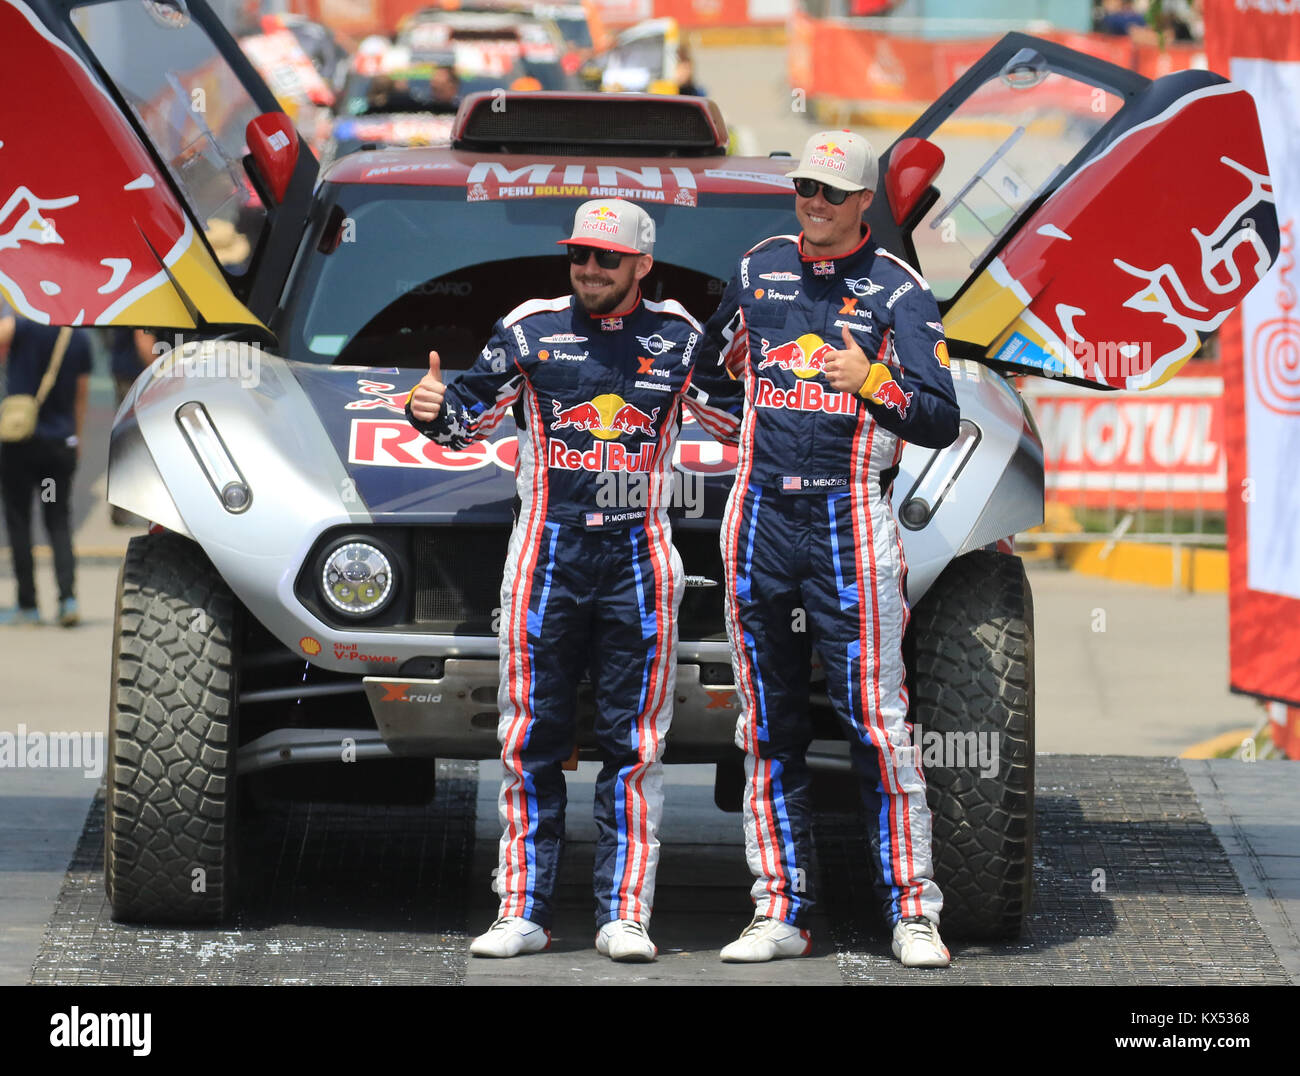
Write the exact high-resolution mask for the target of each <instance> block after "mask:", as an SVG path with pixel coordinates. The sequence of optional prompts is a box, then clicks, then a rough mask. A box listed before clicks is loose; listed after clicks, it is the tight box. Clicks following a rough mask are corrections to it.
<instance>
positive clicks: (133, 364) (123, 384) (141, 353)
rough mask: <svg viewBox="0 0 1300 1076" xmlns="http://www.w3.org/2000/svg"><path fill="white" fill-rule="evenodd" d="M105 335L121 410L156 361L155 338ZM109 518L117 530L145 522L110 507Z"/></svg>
mask: <svg viewBox="0 0 1300 1076" xmlns="http://www.w3.org/2000/svg"><path fill="white" fill-rule="evenodd" d="M105 335H106V337H107V339H106V341H105V342H106V343H107V345H108V357H109V365H110V366H111V367H112V370H113V389H114V393H115V395H116V406H117V407H121V406H122V401H123V400H124V399H126V394H127V393H128V392H129V391H130V389H131V386H132V385H133V384H135V379H136V378H137V377H139V376H140V371H141V370H143V369H145V367H147V366H148V365H149V364H150V363H151V362H153V360H154V359H155V358H157V356H156V355H155V354H154V352H153V345H154V337H153V336H152V335H151V334H149V333H147V332H145V331H144V330H143V329H109V330H107V332H106V334H105ZM110 514H111V515H112V518H113V525H114V526H115V527H130V526H134V525H138V524H140V523H142V522H144V521H143V520H141V519H140V517H139V516H137V515H135V514H134V513H132V512H128V511H127V510H126V509H125V508H119V507H118V506H117V505H115V504H114V505H111V506H110Z"/></svg>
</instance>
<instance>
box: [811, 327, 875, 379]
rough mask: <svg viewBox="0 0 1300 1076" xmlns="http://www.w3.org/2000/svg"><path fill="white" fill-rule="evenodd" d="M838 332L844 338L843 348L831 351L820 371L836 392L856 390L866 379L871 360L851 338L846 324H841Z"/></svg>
mask: <svg viewBox="0 0 1300 1076" xmlns="http://www.w3.org/2000/svg"><path fill="white" fill-rule="evenodd" d="M840 332H841V334H842V336H843V338H844V350H843V351H832V352H831V353H830V355H828V356H827V357H826V364H825V365H824V366H823V367H822V372H823V373H824V374H825V375H826V380H827V381H829V382H830V383H831V387H832V388H834V389H835V390H836V391H837V392H857V391H858V389H859V388H860V387H861V386H862V383H863V382H864V381H865V380H866V379H867V372H868V371H869V370H870V368H871V360H870V359H868V358H867V356H866V353H865V352H863V350H862V348H861V347H859V346H858V342H857V341H856V340H854V339H853V336H852V335H851V334H850V332H849V327H848V326H847V325H843V326H841V327H840Z"/></svg>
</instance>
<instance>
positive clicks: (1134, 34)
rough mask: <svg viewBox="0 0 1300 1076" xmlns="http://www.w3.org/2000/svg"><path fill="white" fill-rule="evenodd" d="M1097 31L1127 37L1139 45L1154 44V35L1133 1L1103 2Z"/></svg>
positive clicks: (1114, 0)
mask: <svg viewBox="0 0 1300 1076" xmlns="http://www.w3.org/2000/svg"><path fill="white" fill-rule="evenodd" d="M1097 29H1098V31H1099V32H1101V33H1103V34H1111V35H1112V36H1114V37H1129V38H1132V39H1133V40H1135V41H1137V42H1139V43H1141V44H1148V43H1149V44H1155V40H1156V38H1155V33H1154V31H1152V29H1151V28H1150V27H1149V26H1148V25H1147V18H1146V16H1145V15H1143V14H1141V13H1140V12H1139V11H1138V10H1137V7H1136V4H1135V3H1134V0H1104V2H1103V3H1102V5H1101V15H1100V17H1099V18H1098V19H1097Z"/></svg>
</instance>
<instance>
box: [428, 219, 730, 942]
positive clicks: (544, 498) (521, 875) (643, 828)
mask: <svg viewBox="0 0 1300 1076" xmlns="http://www.w3.org/2000/svg"><path fill="white" fill-rule="evenodd" d="M560 242H562V243H566V244H569V257H570V263H571V264H570V280H571V283H572V284H573V289H574V295H573V296H564V297H562V298H558V299H534V300H532V301H531V302H527V303H524V304H523V305H522V306H520V307H518V308H516V309H515V310H513V311H511V312H510V313H509V314H507V315H506V316H505V317H504V318H502V319H501V320H500V321H498V322H497V323H496V326H495V327H494V329H493V332H492V338H491V339H490V340H489V341H488V344H487V346H486V347H485V348H484V349H483V353H482V355H481V356H480V357H479V358H478V360H477V361H476V362H475V364H474V366H473V368H472V369H470V370H469V371H468V372H467V373H466V374H465V375H464V376H463V377H461V378H460V379H459V380H458V381H456V382H454V383H453V384H450V385H444V384H443V382H442V380H441V372H440V365H439V358H438V354H437V352H431V353H430V356H429V373H428V374H427V375H426V376H425V377H424V378H423V379H422V380H421V382H420V384H419V385H417V386H416V388H415V389H413V390H412V393H411V396H410V398H409V401H408V404H407V416H408V418H409V419H410V421H411V422H412V424H413V425H414V426H415V427H416V428H417V429H418V430H419V431H420V432H421V433H423V434H425V435H426V436H427V437H430V438H431V439H433V440H434V441H436V442H438V443H440V444H444V445H449V446H451V447H453V448H462V447H464V446H465V445H467V444H469V443H470V442H471V441H473V440H476V439H478V438H482V437H486V436H487V435H488V434H489V433H490V432H491V431H492V429H493V428H494V427H495V426H496V425H497V423H498V422H499V421H500V420H501V418H502V417H503V416H505V415H506V414H508V413H509V412H510V410H511V408H512V407H514V406H515V404H516V401H519V403H520V405H521V407H522V414H523V416H524V421H523V423H522V426H523V429H522V430H521V431H520V438H519V456H518V463H517V465H516V472H517V487H518V491H519V497H520V501H521V508H520V511H519V515H518V518H517V519H516V522H515V527H514V531H513V533H512V534H511V539H510V549H509V554H508V556H507V560H506V566H505V576H504V579H503V581H502V584H501V605H502V609H503V617H502V624H501V631H500V655H501V686H500V693H499V699H498V701H499V705H500V710H501V718H500V723H499V726H498V739H499V740H500V742H501V761H502V764H503V765H504V767H505V771H506V772H505V777H504V780H503V781H502V785H501V793H500V798H499V801H498V806H499V813H500V819H501V825H502V827H503V836H502V838H501V844H500V862H499V869H498V872H497V880H496V884H495V886H494V888H495V891H496V892H497V893H498V894H499V895H500V897H501V904H500V914H499V918H498V919H497V921H496V922H495V923H494V924H493V925H492V927H491V928H490V929H489V930H488V931H487V932H486V933H484V934H483V935H481V936H480V937H479V938H477V939H475V941H474V943H473V944H472V946H471V952H472V953H474V954H475V955H477V956H495V957H509V956H515V955H517V954H520V953H528V952H535V951H537V950H539V949H544V948H546V947H547V946H548V945H549V943H550V929H549V928H550V925H551V920H552V914H553V899H554V892H555V883H556V876H557V872H558V868H559V858H560V852H561V846H562V842H563V837H564V809H565V784H564V775H563V773H562V772H561V764H562V763H563V762H564V761H565V760H566V759H568V758H569V757H570V755H571V753H572V751H573V748H574V737H575V723H574V708H575V692H576V688H577V684H578V680H579V678H580V676H581V674H582V672H583V671H584V670H586V669H587V668H588V667H589V668H590V672H591V682H592V688H593V691H594V695H595V703H596V711H597V713H596V723H595V734H596V738H597V742H598V744H599V747H600V750H601V754H602V756H603V760H604V765H603V768H602V769H601V771H600V776H599V778H598V779H597V782H596V809H595V814H596V824H597V830H598V836H597V841H596V864H595V879H594V885H595V894H596V923H597V927H598V928H599V933H598V935H597V939H596V947H597V949H598V950H599V951H600V952H601V953H602V954H605V955H608V956H610V957H611V958H613V959H615V960H630V961H648V960H653V959H654V958H655V954H656V949H655V947H654V945H653V943H652V942H651V941H650V939H649V937H648V935H647V932H646V927H647V925H648V923H649V921H650V913H651V907H652V904H653V902H654V886H655V869H656V865H657V862H658V854H659V842H658V839H657V836H656V833H657V830H658V826H659V818H660V815H661V811H662V804H663V792H662V776H661V762H660V758H661V755H662V752H663V741H664V736H665V735H666V733H667V732H668V727H669V722H670V720H671V717H672V708H673V692H674V687H675V683H676V673H677V656H676V644H677V620H676V618H677V610H678V606H679V605H680V603H681V598H682V588H683V585H684V578H683V572H682V566H681V560H680V558H679V556H678V554H677V552H676V550H675V549H674V548H673V546H672V543H671V533H670V525H669V519H668V505H669V503H670V499H671V493H672V483H673V446H674V442H675V440H676V437H677V433H678V428H679V425H680V405H681V403H682V402H683V401H686V402H687V403H688V404H689V405H690V406H691V408H692V411H693V413H694V414H695V416H696V418H697V420H698V421H699V422H700V424H701V425H702V426H703V427H704V428H705V429H707V430H709V431H710V432H712V433H714V434H715V435H717V436H719V437H723V438H729V439H733V440H734V438H735V436H736V435H737V432H738V427H739V413H740V391H739V386H738V385H736V384H735V382H732V381H730V379H728V378H727V377H726V376H725V371H723V376H722V377H721V379H719V389H720V393H721V394H723V395H725V396H726V397H728V398H729V403H727V401H726V400H724V401H721V402H723V403H725V404H726V405H727V407H729V410H728V409H726V408H725V407H724V408H719V407H717V406H715V405H714V404H713V403H712V402H711V401H710V400H709V399H708V396H707V394H705V393H704V392H703V391H701V390H699V389H697V388H696V387H695V386H693V385H692V383H691V381H692V374H693V373H694V371H695V366H694V361H695V359H696V355H697V353H698V348H699V343H700V340H701V338H702V337H703V332H704V331H703V329H702V327H701V326H700V325H699V323H698V322H696V321H695V320H694V319H693V318H692V317H691V315H690V314H688V313H687V312H686V310H685V309H684V308H683V307H682V306H680V305H679V304H678V303H676V302H674V301H672V300H668V301H665V302H662V303H655V302H650V301H649V300H645V299H643V298H642V297H641V292H640V287H639V281H640V280H641V278H642V277H644V276H645V274H646V273H647V272H648V271H649V270H650V267H651V264H652V262H653V259H652V257H651V254H652V251H653V249H654V223H653V221H652V220H651V219H650V217H649V215H648V214H647V213H646V212H645V210H643V209H642V208H640V207H639V206H636V205H633V204H632V203H629V202H625V201H622V200H619V199H610V200H599V201H592V202H585V203H583V204H582V205H581V206H579V208H578V211H577V215H576V217H575V222H574V231H573V235H572V236H571V238H569V239H565V240H560ZM575 296H576V300H575ZM715 361H717V357H716V356H715Z"/></svg>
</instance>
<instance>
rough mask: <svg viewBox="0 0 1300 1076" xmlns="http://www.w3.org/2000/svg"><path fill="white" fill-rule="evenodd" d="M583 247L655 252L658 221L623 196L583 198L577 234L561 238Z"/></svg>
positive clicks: (575, 228) (575, 225)
mask: <svg viewBox="0 0 1300 1076" xmlns="http://www.w3.org/2000/svg"><path fill="white" fill-rule="evenodd" d="M557 242H560V243H568V244H571V245H573V246H580V247H597V248H598V249H600V250H617V251H620V252H621V253H623V254H653V253H654V249H655V222H654V221H652V220H651V219H650V214H649V213H647V212H646V211H645V210H644V209H642V208H641V207H640V206H639V205H635V204H633V203H632V202H625V201H624V200H623V199H622V198H598V199H596V200H594V201H591V202H583V203H582V205H580V206H578V211H577V212H576V213H575V214H574V215H573V234H572V235H571V236H569V238H568V239H560V240H557Z"/></svg>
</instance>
